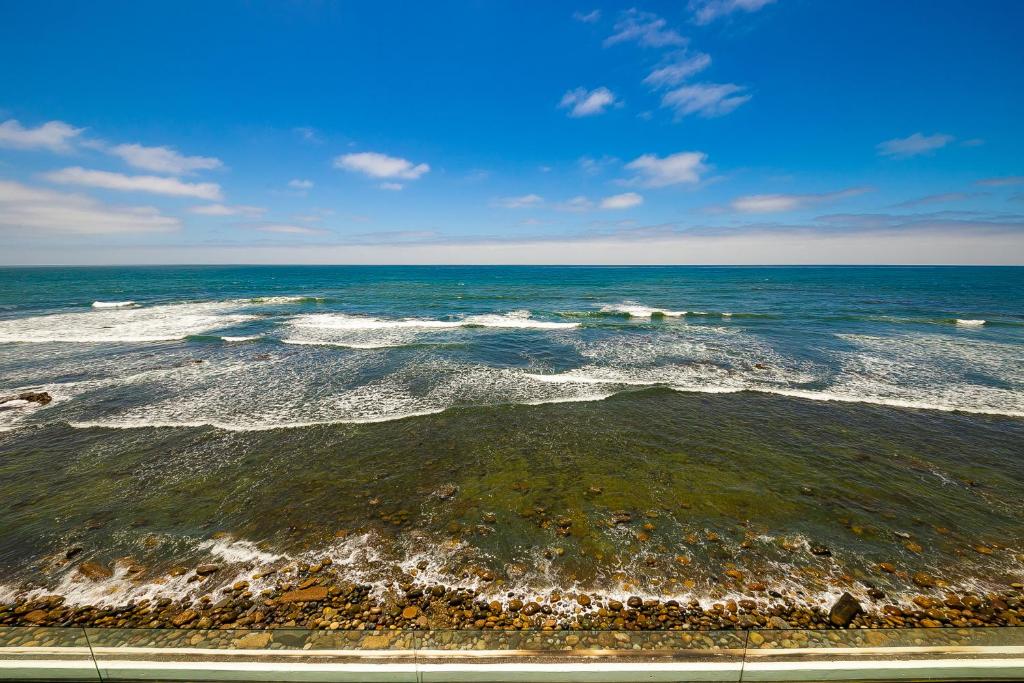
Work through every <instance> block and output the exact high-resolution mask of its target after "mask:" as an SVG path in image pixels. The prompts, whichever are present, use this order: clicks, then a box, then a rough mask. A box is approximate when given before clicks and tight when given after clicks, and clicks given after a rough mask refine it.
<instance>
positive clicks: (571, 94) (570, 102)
mask: <svg viewBox="0 0 1024 683" xmlns="http://www.w3.org/2000/svg"><path fill="white" fill-rule="evenodd" d="M615 103H616V102H615V94H614V93H613V92H612V91H611V90H609V89H608V88H605V87H603V86H602V87H600V88H594V89H593V90H587V89H586V88H576V89H575V90H570V91H568V92H567V93H565V95H563V96H562V101H561V102H559V103H558V106H559V108H560V109H569V116H572V117H574V118H579V117H582V116H594V115H595V114H603V113H604V110H605V109H606V108H607V107H609V106H611V105H613V104H615Z"/></svg>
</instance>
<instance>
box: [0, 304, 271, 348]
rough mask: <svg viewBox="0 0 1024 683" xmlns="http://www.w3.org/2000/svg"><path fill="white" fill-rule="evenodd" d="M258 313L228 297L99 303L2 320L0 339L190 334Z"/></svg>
mask: <svg viewBox="0 0 1024 683" xmlns="http://www.w3.org/2000/svg"><path fill="white" fill-rule="evenodd" d="M253 318H254V316H251V315H245V314H241V313H238V312H237V306H236V305H233V304H225V303H191V304H166V305H161V306H150V307H146V308H98V309H95V310H93V311H89V312H88V313H55V314H51V315H41V316H32V317H27V318H16V319H13V320H2V321H0V342H7V343H11V342H20V343H46V342H64V343H118V342H157V341H173V340H177V339H184V338H185V337H188V336H190V335H196V334H203V333H205V332H209V331H211V330H216V329H219V328H222V327H229V326H232V325H237V324H239V323H242V322H246V321H248V320H252V319H253Z"/></svg>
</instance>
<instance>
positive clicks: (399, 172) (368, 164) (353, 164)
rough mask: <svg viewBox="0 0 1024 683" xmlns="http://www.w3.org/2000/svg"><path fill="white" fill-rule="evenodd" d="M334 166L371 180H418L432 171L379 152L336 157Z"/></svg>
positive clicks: (426, 167)
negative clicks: (365, 176)
mask: <svg viewBox="0 0 1024 683" xmlns="http://www.w3.org/2000/svg"><path fill="white" fill-rule="evenodd" d="M334 165H335V167H337V168H343V169H345V170H347V171H355V172H356V173H362V174H363V175H368V176H370V177H371V178H401V179H402V180H416V179H417V178H419V177H420V176H422V175H423V174H424V173H427V172H428V171H430V166H429V165H427V164H413V163H412V162H411V161H409V160H408V159H402V158H401V157H392V156H388V155H387V154H380V153H378V152H358V153H356V154H343V155H341V156H339V157H335V159H334Z"/></svg>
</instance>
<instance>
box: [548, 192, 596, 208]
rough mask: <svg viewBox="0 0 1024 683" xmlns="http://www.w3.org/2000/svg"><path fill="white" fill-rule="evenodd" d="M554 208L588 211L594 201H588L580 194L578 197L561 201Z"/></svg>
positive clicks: (592, 206)
mask: <svg viewBox="0 0 1024 683" xmlns="http://www.w3.org/2000/svg"><path fill="white" fill-rule="evenodd" d="M555 208H556V209H558V210H559V211H573V212H582V211H590V210H591V209H593V208H594V202H592V201H590V200H589V199H587V198H586V197H584V196H583V195H580V196H578V197H573V198H572V199H568V200H566V201H564V202H562V203H561V204H558V205H557V206H556V207H555Z"/></svg>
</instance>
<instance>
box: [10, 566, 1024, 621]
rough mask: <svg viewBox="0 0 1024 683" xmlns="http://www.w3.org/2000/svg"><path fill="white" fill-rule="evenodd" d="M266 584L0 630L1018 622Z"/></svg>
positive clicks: (24, 607) (801, 605) (944, 606)
mask: <svg viewBox="0 0 1024 683" xmlns="http://www.w3.org/2000/svg"><path fill="white" fill-rule="evenodd" d="M219 569H220V568H219V567H218V566H216V565H199V566H198V567H196V568H195V569H194V573H192V574H190V576H189V579H190V581H195V582H205V581H207V580H211V579H212V577H213V575H214V574H216V573H217V571H218V570H219ZM268 577H274V578H275V582H274V584H273V585H272V586H271V587H268V588H265V589H263V590H259V591H258V592H257V591H256V590H255V589H253V588H252V587H251V585H250V582H249V581H246V580H242V581H237V582H235V583H234V584H233V585H230V586H225V587H216V586H212V585H211V587H210V590H209V592H208V593H207V594H206V595H203V596H202V597H200V598H198V599H191V598H179V599H177V600H174V599H171V598H170V597H159V598H155V599H142V600H139V601H130V602H126V603H124V604H121V605H106V604H104V605H98V606H94V605H77V606H72V605H68V604H66V599H65V597H64V596H61V595H45V596H39V597H31V598H30V597H21V598H16V599H15V600H13V601H10V602H5V603H0V627H9V626H35V627H41V626H49V627H69V626H74V627H95V628H144V629H160V628H173V629H189V630H204V629H257V630H264V629H281V628H292V629H314V630H342V631H351V630H356V631H366V630H371V631H373V630H396V629H419V630H439V629H445V630H448V629H452V630H465V631H479V630H487V629H497V630H525V631H533V630H541V631H623V630H628V631H633V630H644V631H650V630H659V631H671V630H699V631H719V630H762V629H770V630H789V629H812V630H825V629H864V628H919V627H924V628H972V627H993V626H1007V627H1013V626H1024V583H1018V582H1014V583H1011V584H1009V585H1008V586H1007V587H1006V589H1005V590H1002V591H993V592H989V593H984V594H976V593H964V592H951V591H949V590H948V589H943V588H942V587H941V586H940V585H938V584H940V583H941V582H935V581H933V580H931V579H932V577H930V576H928V575H926V574H923V573H921V574H918V575H915V577H914V580H915V583H916V584H917V585H918V586H919V588H920V593H919V594H918V595H916V596H914V598H913V599H912V600H911V603H910V604H900V603H898V602H897V601H895V600H886V599H885V596H884V594H881V592H878V593H876V594H875V595H876V596H877V598H876V599H869V600H865V601H864V602H861V601H858V600H857V599H856V598H854V597H853V596H852V595H850V594H849V593H843V595H842V596H841V597H840V598H839V599H838V600H836V601H835V602H834V603H832V604H831V605H820V604H813V603H812V602H810V601H800V600H797V599H794V598H792V597H789V596H783V595H782V594H781V593H779V592H777V591H773V590H771V588H769V587H768V586H766V585H764V584H761V583H756V584H747V585H746V586H745V589H744V590H743V591H742V593H743V595H744V596H745V597H740V598H738V599H736V598H729V599H722V600H719V601H717V602H715V603H713V604H711V605H705V604H702V603H701V602H700V601H698V600H692V599H691V600H677V599H672V598H670V599H657V598H650V597H649V598H646V599H644V598H641V597H639V596H635V595H634V596H630V597H628V598H626V599H624V600H620V599H615V598H610V597H608V596H605V595H600V594H596V593H576V592H566V593H559V592H551V593H548V594H546V595H536V594H526V595H520V594H518V593H516V592H512V591H510V592H509V593H508V594H507V597H506V598H505V599H503V600H496V599H493V597H490V599H488V597H489V596H485V595H484V594H483V593H482V592H481V591H480V590H478V589H474V588H454V587H449V586H445V585H442V584H438V583H401V584H391V585H390V586H389V587H387V588H385V589H383V590H375V587H374V586H372V585H370V584H357V583H354V582H351V581H348V580H346V579H345V578H344V576H342V575H341V572H339V571H338V570H337V569H335V568H334V566H333V563H332V561H331V560H330V559H329V558H324V559H322V560H321V561H319V562H318V563H316V564H313V565H309V564H299V565H297V566H294V567H289V568H287V569H284V570H271V571H269V572H262V573H261V572H256V573H255V574H254V575H253V576H252V580H253V581H257V580H261V579H266V578H268Z"/></svg>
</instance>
